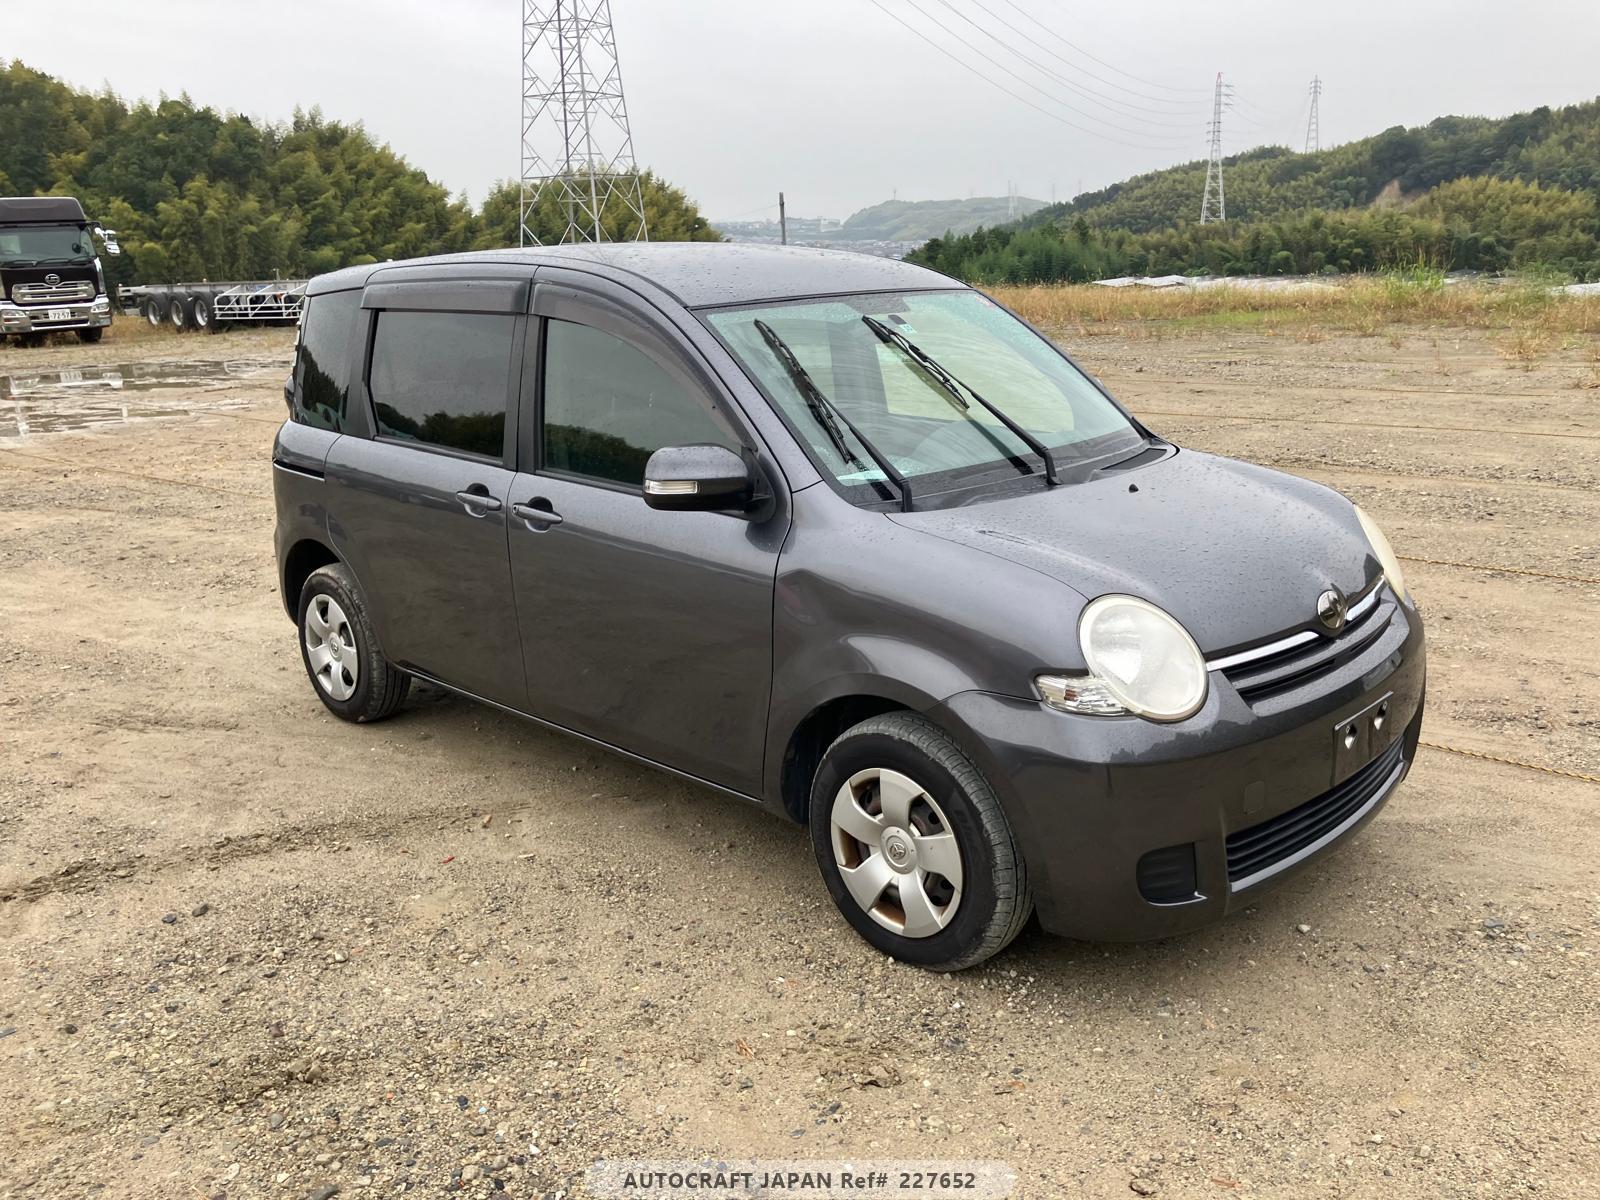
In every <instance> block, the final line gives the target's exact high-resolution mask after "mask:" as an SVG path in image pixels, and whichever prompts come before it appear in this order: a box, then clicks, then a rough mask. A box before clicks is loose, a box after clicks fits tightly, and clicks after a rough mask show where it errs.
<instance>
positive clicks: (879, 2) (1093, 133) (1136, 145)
mask: <svg viewBox="0 0 1600 1200" xmlns="http://www.w3.org/2000/svg"><path fill="white" fill-rule="evenodd" d="M871 3H872V5H873V6H874V7H875V8H878V9H880V10H881V11H882V12H883V13H884V14H885V15H886V16H888V17H889V18H890V19H892V20H893V21H895V22H896V23H898V24H900V25H902V26H904V27H905V28H906V29H908V30H910V31H911V32H912V33H913V34H915V35H916V36H917V37H919V38H921V39H922V40H923V41H924V42H927V43H928V45H930V46H932V47H933V48H934V49H935V50H937V51H938V52H939V53H940V54H943V55H944V56H945V57H946V58H948V59H950V60H951V61H952V62H954V63H955V64H956V65H958V66H960V67H962V68H963V69H965V70H967V71H970V72H972V74H974V75H976V76H977V77H978V78H979V79H982V80H983V81H984V82H985V83H988V84H989V85H990V86H992V87H995V88H998V89H999V90H1000V91H1002V92H1004V93H1005V94H1006V95H1008V96H1010V97H1011V98H1012V99H1013V100H1015V101H1017V102H1018V103H1019V104H1025V105H1027V106H1028V107H1029V108H1031V109H1033V110H1034V111H1035V112H1037V113H1041V114H1043V115H1044V116H1047V117H1049V118H1050V119H1051V120H1052V121H1056V122H1059V123H1060V124H1062V125H1065V126H1067V128H1069V129H1076V130H1077V131H1078V132H1079V133H1086V134H1088V135H1089V136H1090V137H1097V138H1100V139H1101V140H1102V141H1107V142H1111V143H1113V144H1115V145H1118V146H1127V147H1129V148H1131V149H1134V150H1166V149H1170V148H1171V147H1172V146H1175V145H1179V144H1181V143H1176V142H1173V143H1168V144H1166V145H1155V144H1150V143H1140V142H1130V141H1126V140H1124V139H1123V138H1118V137H1112V136H1111V135H1110V134H1107V133H1101V132H1100V131H1099V130H1098V129H1088V128H1086V127H1084V126H1082V125H1079V124H1077V123H1076V122H1074V121H1069V120H1067V118H1066V117H1063V116H1061V115H1060V114H1059V113H1053V112H1051V111H1050V110H1049V109H1047V108H1044V107H1043V106H1041V105H1039V104H1036V103H1034V102H1033V101H1032V100H1029V99H1028V98H1027V97H1026V96H1022V95H1018V94H1017V93H1016V92H1014V91H1012V90H1011V89H1010V88H1008V87H1007V86H1006V85H1005V84H1003V83H1001V82H999V81H998V80H996V79H993V78H991V77H990V76H989V75H987V74H985V73H984V72H983V71H982V70H981V69H980V68H978V67H975V66H973V65H972V64H971V63H969V62H967V61H966V60H965V59H963V58H961V57H959V56H958V55H956V54H955V53H954V52H953V51H951V50H950V49H949V48H948V47H945V46H942V45H940V44H939V43H938V42H936V41H934V40H933V39H932V38H931V37H929V36H928V35H927V34H925V33H923V32H922V30H920V29H918V28H917V27H916V26H915V25H912V24H911V23H910V22H908V21H907V20H905V18H903V17H901V16H900V15H899V14H898V13H896V12H894V11H892V10H891V9H889V8H888V7H887V6H886V5H885V4H884V2H883V0H871ZM917 11H918V13H919V14H920V15H922V16H924V17H927V15H928V14H926V13H923V12H922V11H921V10H920V9H918V10H917ZM929 19H930V20H931V18H929ZM979 53H981V51H980V52H979ZM984 57H988V56H987V55H984ZM989 61H991V62H993V61H994V60H993V59H990V60H989ZM995 65H996V66H1000V67H1001V69H1002V70H1004V69H1005V68H1004V66H1003V65H1002V64H999V63H996V64H995ZM1036 90H1037V89H1036ZM1046 95H1048V93H1046ZM1058 103H1059V102H1058ZM1064 107H1065V106H1064ZM1074 111H1076V110H1074Z"/></svg>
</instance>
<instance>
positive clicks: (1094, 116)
mask: <svg viewBox="0 0 1600 1200" xmlns="http://www.w3.org/2000/svg"><path fill="white" fill-rule="evenodd" d="M872 2H873V3H874V4H876V5H877V6H878V7H879V8H884V6H883V4H882V2H881V0H872ZM906 4H907V5H908V6H909V7H910V8H911V10H912V11H913V12H915V13H916V14H917V15H918V16H919V17H921V18H922V19H923V20H925V21H927V22H929V23H930V24H932V25H934V26H936V27H937V28H939V29H942V30H943V31H944V32H945V33H947V34H949V35H950V36H951V37H952V38H954V39H955V40H956V41H957V42H958V43H959V44H960V45H961V46H962V47H963V48H965V49H967V50H970V51H971V52H972V53H973V54H976V55H977V56H978V57H979V58H981V59H983V60H984V62H986V63H989V64H990V65H991V66H994V67H998V68H999V69H1000V70H1001V71H1004V72H1006V73H1007V74H1008V75H1011V76H1012V77H1013V78H1014V79H1015V80H1016V82H1018V83H1020V84H1022V85H1023V86H1024V87H1027V88H1030V89H1031V90H1033V91H1035V92H1037V93H1039V95H1041V96H1043V97H1044V98H1045V99H1046V100H1048V101H1050V102H1051V103H1052V104H1055V105H1059V106H1060V107H1061V108H1064V109H1066V110H1067V111H1068V112H1073V113H1077V114H1078V115H1079V116H1080V117H1083V118H1084V119H1086V120H1089V121H1098V122H1099V123H1100V124H1102V125H1104V126H1105V127H1106V128H1107V129H1115V130H1116V131H1117V132H1119V133H1126V134H1131V135H1132V136H1134V137H1136V138H1145V139H1147V141H1149V142H1153V143H1155V144H1152V145H1146V146H1142V147H1140V148H1141V149H1151V150H1165V149H1171V148H1174V147H1177V146H1180V145H1182V144H1183V143H1182V141H1180V140H1179V139H1176V138H1173V137H1171V136H1164V135H1162V134H1159V133H1157V134H1150V133H1148V132H1146V131H1145V130H1142V129H1130V128H1129V127H1128V126H1126V125H1118V124H1117V123H1116V122H1115V121H1110V120H1107V119H1106V118H1105V117H1103V116H1101V115H1100V114H1099V113H1092V112H1086V111H1085V110H1084V109H1081V108H1079V107H1078V106H1077V105H1075V104H1070V103H1068V102H1067V101H1065V100H1063V99H1061V97H1059V96H1057V95H1056V94H1055V93H1054V92H1051V91H1050V90H1048V89H1047V88H1042V87H1040V86H1039V85H1038V84H1036V83H1034V82H1033V81H1032V80H1031V79H1025V78H1023V77H1022V76H1020V75H1016V74H1015V73H1014V71H1013V69H1012V68H1011V67H1009V66H1007V65H1006V64H1005V63H1003V62H1001V61H1000V60H999V59H998V58H996V57H995V56H994V55H992V54H990V53H988V52H987V51H985V50H980V49H979V48H978V47H977V46H974V45H973V44H972V43H971V42H970V41H968V40H967V39H966V38H964V37H962V36H961V35H960V34H959V33H957V32H956V31H955V30H954V29H951V28H950V26H948V25H946V24H945V23H944V22H943V21H941V20H939V18H938V17H936V16H934V15H933V14H932V13H930V12H926V11H924V10H923V8H922V7H921V6H920V5H919V4H918V3H917V0H906ZM884 11H885V12H888V11H889V10H888V9H886V8H885V9H884ZM890 15H891V16H894V15H895V14H893V13H890ZM895 19H896V20H898V21H900V23H901V24H902V25H905V26H906V28H907V29H911V30H912V31H913V32H916V33H917V34H918V36H919V37H922V38H923V40H924V41H929V42H931V44H933V45H935V46H939V49H940V50H943V51H944V53H946V54H949V55H950V57H952V58H955V57H956V56H955V55H953V54H951V52H950V51H949V50H948V49H946V48H945V47H944V46H942V45H940V44H939V43H938V42H932V39H930V38H928V37H926V36H925V35H923V34H922V33H921V31H919V30H917V29H916V28H915V26H912V25H907V24H906V22H905V21H903V20H901V19H900V18H899V17H898V16H896V17H895ZM956 61H958V62H961V63H962V65H963V66H969V69H970V64H967V63H965V62H964V61H963V60H961V59H959V58H957V59H956ZM985 78H987V76H986V77H985ZM990 82H991V83H993V82H994V81H993V80H990ZM996 86H1004V85H1000V84H997V85H996ZM1013 94H1015V93H1013ZM1019 98H1020V97H1019ZM1065 123H1066V124H1069V125H1073V123H1072V122H1070V121H1066V122H1065ZM1073 128H1075V129H1082V131H1083V132H1084V133H1089V134H1093V135H1094V136H1096V137H1103V138H1105V139H1106V140H1107V141H1112V142H1116V141H1119V139H1117V138H1114V137H1110V136H1109V135H1106V134H1103V133H1100V132H1099V131H1097V130H1094V129H1083V127H1082V126H1079V125H1073ZM1156 139H1163V140H1161V141H1157V140H1156ZM1121 144H1122V145H1131V144H1132V143H1128V142H1122V143H1121Z"/></svg>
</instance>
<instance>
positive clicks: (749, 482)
mask: <svg viewBox="0 0 1600 1200" xmlns="http://www.w3.org/2000/svg"><path fill="white" fill-rule="evenodd" d="M755 491H756V481H755V478H754V476H753V475H752V473H751V469H750V467H749V465H748V464H747V463H746V462H745V461H744V459H743V458H741V457H740V456H739V455H737V454H735V453H734V452H733V451H732V450H729V449H728V448H727V447H726V446H663V447H662V448H661V449H659V450H657V451H656V452H655V453H654V454H652V455H651V456H650V461H649V462H647V463H645V465H644V502H645V503H646V504H648V505H649V506H650V507H651V508H661V509H668V510H673V511H680V512H681V511H694V510H699V511H718V510H723V509H729V508H738V509H742V508H747V507H749V504H750V501H751V499H752V498H753V497H754V496H755Z"/></svg>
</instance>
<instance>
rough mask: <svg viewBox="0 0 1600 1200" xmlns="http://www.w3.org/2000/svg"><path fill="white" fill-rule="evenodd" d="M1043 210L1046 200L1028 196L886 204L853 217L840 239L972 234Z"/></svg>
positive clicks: (907, 239)
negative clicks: (1012, 214) (1016, 215)
mask: <svg viewBox="0 0 1600 1200" xmlns="http://www.w3.org/2000/svg"><path fill="white" fill-rule="evenodd" d="M1043 206H1044V201H1043V200H1029V199H1028V198H1027V197H1025V196H1016V197H1009V196H973V197H969V198H968V199H965V200H885V201H883V202H882V203H881V204H874V205H873V206H872V207H870V208H863V209H860V210H859V211H857V212H854V213H851V214H850V216H849V217H848V218H846V220H845V222H844V225H843V226H842V227H841V228H840V230H839V233H838V236H839V237H843V238H850V239H854V240H862V239H872V238H878V239H882V240H884V241H895V242H912V241H922V240H924V239H927V238H930V237H938V236H939V235H940V234H941V233H947V232H948V233H971V232H972V231H973V230H974V229H978V228H980V227H982V226H984V225H996V224H999V223H1001V222H1004V221H1006V220H1008V219H1009V217H1008V214H1010V213H1012V212H1015V213H1018V214H1021V215H1026V214H1028V213H1031V212H1034V211H1036V210H1037V209H1039V208H1042V207H1043Z"/></svg>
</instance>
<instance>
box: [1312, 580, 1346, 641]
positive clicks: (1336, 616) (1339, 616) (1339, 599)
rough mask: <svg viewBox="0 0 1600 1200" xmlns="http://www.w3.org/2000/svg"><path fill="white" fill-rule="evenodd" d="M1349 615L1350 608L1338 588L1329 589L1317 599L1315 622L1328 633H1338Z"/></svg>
mask: <svg viewBox="0 0 1600 1200" xmlns="http://www.w3.org/2000/svg"><path fill="white" fill-rule="evenodd" d="M1349 613H1350V606H1349V604H1348V603H1346V601H1345V598H1344V593H1343V592H1341V591H1340V590H1339V589H1338V588H1329V589H1328V590H1327V591H1325V592H1323V593H1322V595H1320V596H1318V597H1317V620H1319V621H1321V622H1322V627H1323V628H1324V629H1326V630H1327V631H1328V632H1329V633H1338V632H1339V630H1341V629H1343V628H1344V622H1345V618H1346V617H1347V616H1348V615H1349Z"/></svg>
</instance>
